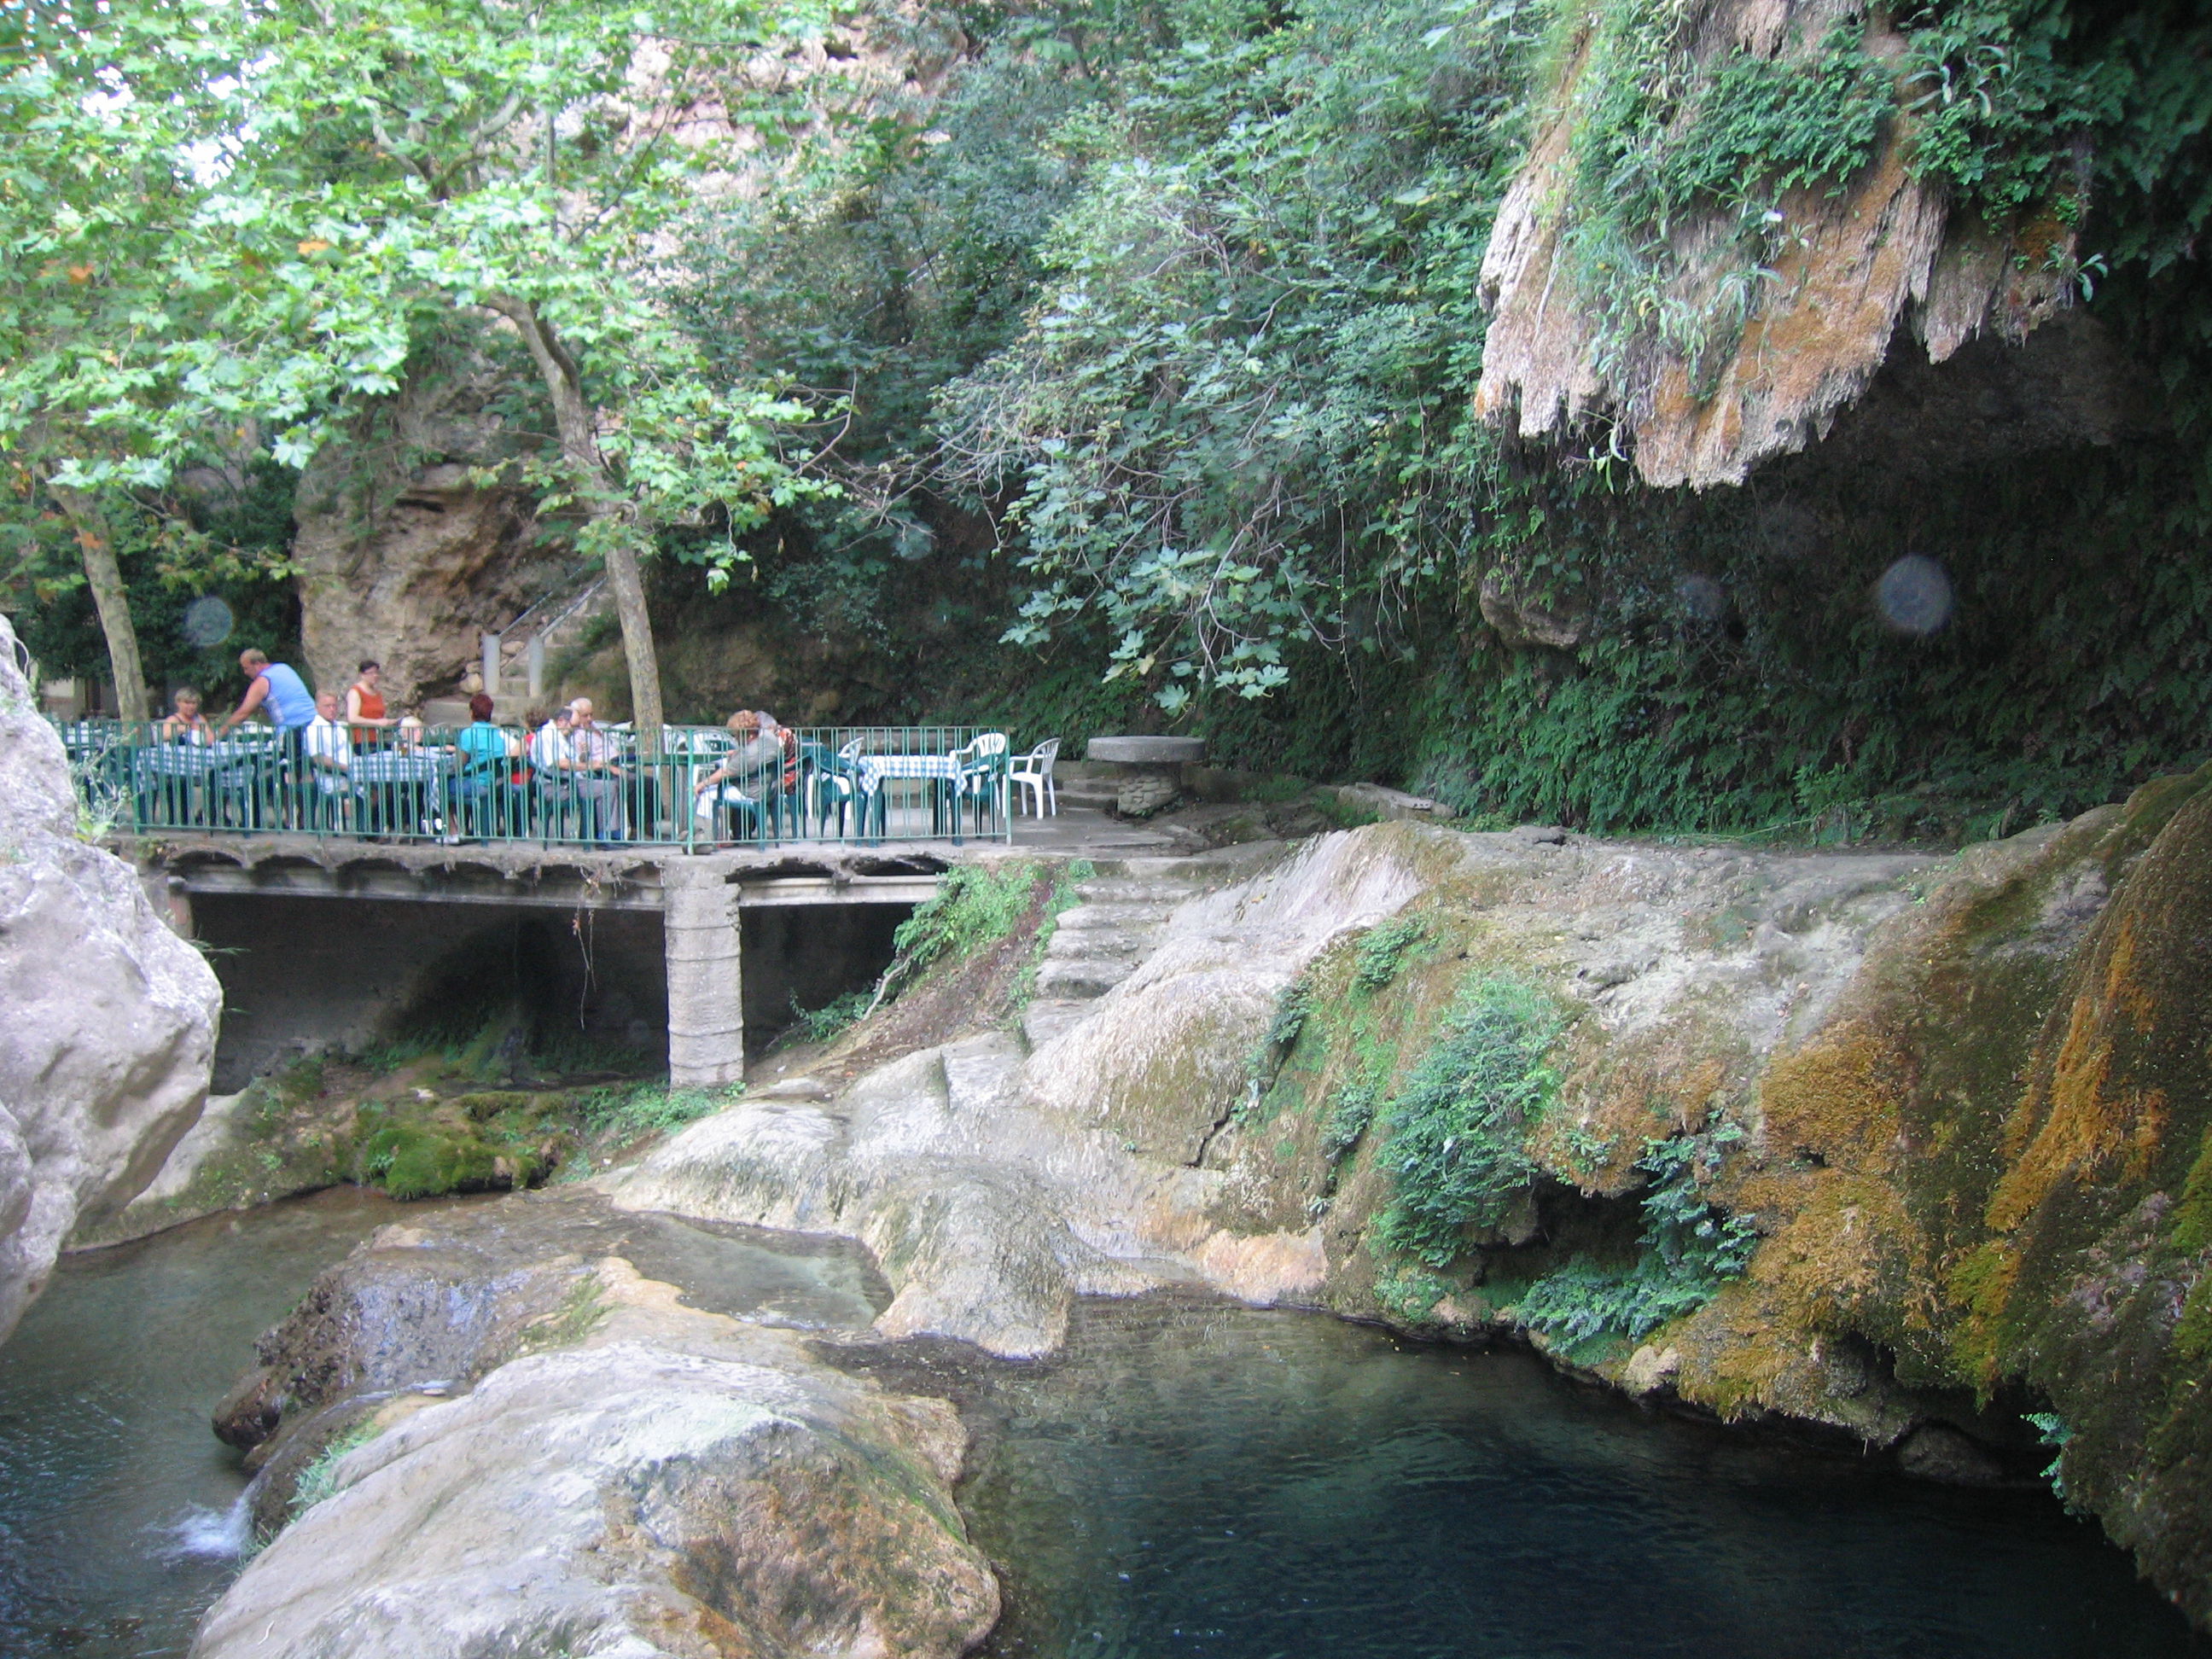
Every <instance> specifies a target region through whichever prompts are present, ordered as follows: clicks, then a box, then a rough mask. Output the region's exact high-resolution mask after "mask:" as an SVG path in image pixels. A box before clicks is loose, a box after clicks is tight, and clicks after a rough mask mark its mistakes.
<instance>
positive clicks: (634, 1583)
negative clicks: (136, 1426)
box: [192, 1200, 998, 1659]
mask: <svg viewBox="0 0 2212 1659" xmlns="http://www.w3.org/2000/svg"><path fill="white" fill-rule="evenodd" d="M506 1204H507V1206H508V1207H510V1208H513V1209H516V1210H518V1211H520V1210H523V1209H527V1208H528V1207H529V1201H527V1200H507V1201H506ZM538 1207H539V1208H547V1209H549V1212H550V1207H549V1206H543V1205H541V1206H538ZM531 1222H532V1218H531V1217H530V1216H529V1215H528V1214H521V1213H518V1214H516V1215H513V1216H508V1217H507V1218H505V1220H504V1221H503V1222H502V1223H501V1224H500V1225H492V1224H491V1223H489V1222H488V1221H487V1220H486V1219H485V1216H484V1212H481V1211H480V1212H475V1213H474V1214H472V1215H471V1216H468V1217H464V1218H446V1219H444V1220H442V1221H435V1222H432V1223H430V1224H428V1225H426V1226H423V1227H412V1228H398V1227H393V1228H386V1229H385V1230H384V1231H382V1232H380V1233H379V1234H378V1235H376V1236H375V1237H373V1238H372V1239H370V1240H369V1241H368V1243H366V1244H364V1245H363V1246H362V1248H361V1249H357V1250H356V1252H355V1254H354V1255H352V1256H351V1257H349V1259H348V1260H347V1261H345V1262H344V1263H343V1264H341V1265H340V1267H337V1268H335V1269H333V1270H332V1271H331V1273H326V1274H325V1276H324V1278H323V1279H321V1280H320V1281H319V1282H318V1285H317V1286H316V1289H315V1291H314V1292H313V1293H312V1294H311V1295H310V1297H309V1298H308V1300H307V1302H306V1303H304V1304H302V1305H301V1309H300V1310H297V1311H296V1312H295V1314H294V1315H293V1316H291V1318H290V1319H289V1320H288V1321H287V1322H286V1323H285V1325H284V1326H283V1327H281V1328H279V1330H278V1331H277V1332H275V1333H272V1334H271V1337H270V1343H271V1344H272V1345H273V1346H272V1347H271V1349H270V1357H271V1358H273V1359H275V1360H276V1361H277V1362H278V1364H276V1366H275V1367H273V1368H264V1370H262V1371H260V1372H257V1373H255V1374H254V1375H252V1376H249V1377H248V1378H247V1379H246V1382H245V1383H242V1384H241V1386H240V1389H239V1390H237V1391H236V1392H235V1393H234V1396H233V1399H232V1401H230V1402H229V1403H228V1407H227V1408H226V1415H225V1417H224V1419H222V1425H223V1426H224V1427H225V1428H226V1429H227V1430H228V1431H229V1433H230V1436H231V1437H233V1438H234V1439H236V1438H240V1437H254V1436H256V1435H258V1434H265V1433H267V1432H269V1431H270V1428H271V1427H272V1426H275V1423H274V1422H272V1420H271V1419H268V1418H267V1417H266V1416H265V1414H263V1413H258V1411H257V1409H256V1408H255V1407H254V1405H253V1404H252V1402H253V1401H263V1402H264V1403H265V1402H266V1401H268V1400H269V1398H270V1394H269V1390H270V1377H271V1375H272V1374H273V1373H275V1372H281V1373H282V1387H281V1389H280V1392H282V1391H283V1389H289V1390H291V1391H293V1392H294V1393H295V1394H296V1395H298V1398H297V1400H296V1401H295V1404H296V1405H298V1406H299V1407H301V1413H300V1414H299V1415H298V1417H297V1419H296V1421H295V1423H294V1424H293V1425H292V1428H293V1431H294V1435H295V1437H296V1436H299V1435H302V1434H304V1435H305V1436H306V1437H305V1439H304V1441H303V1442H302V1443H303V1445H304V1446H305V1447H307V1448H311V1449H313V1450H314V1451H315V1452H316V1453H317V1454H318V1455H319V1467H318V1468H317V1472H316V1474H317V1478H316V1480H315V1482H314V1485H313V1488H312V1489H311V1490H299V1491H295V1490H294V1486H295V1482H296V1480H297V1476H298V1475H299V1474H300V1473H301V1458H300V1457H299V1456H298V1455H290V1456H289V1477H290V1478H289V1479H288V1480H286V1482H285V1489H286V1494H287V1498H288V1501H285V1502H283V1503H280V1504H278V1505H277V1506H276V1508H277V1511H278V1516H277V1517H276V1518H277V1519H280V1520H281V1517H282V1516H283V1514H285V1513H289V1515H290V1517H291V1518H290V1519H289V1524H283V1530H282V1532H281V1533H279V1534H277V1536H276V1539H275V1541H273V1542H272V1543H270V1545H269V1547H267V1548H266V1549H265V1550H264V1551H263V1552H262V1553H260V1554H259V1555H258V1557H256V1558H255V1559H254V1561H253V1562H252V1565H250V1566H248V1567H247V1569H246V1571H245V1572H244V1573H243V1574H242V1575H240V1577H239V1579H238V1580H237V1582H236V1583H234V1584H233V1585H232V1587H231V1588H230V1589H229V1590H228V1592H226V1593H225V1595H223V1597H222V1600H220V1601H217V1602H216V1605H215V1607H213V1608H211V1609H210V1611H209V1613H208V1614H207V1616H206V1617H205V1619H204V1620H203V1621H202V1624H201V1626H200V1631H199V1634H198V1637H197V1640H196V1641H195V1643H194V1645H193V1648H192V1653H193V1654H194V1656H196V1659H231V1656H241V1659H242V1656H249V1655H250V1656H252V1659H264V1656H271V1659H274V1656H292V1659H307V1656H317V1659H325V1656H326V1659H340V1656H343V1659H368V1656H390V1659H441V1656H451V1659H462V1656H476V1655H483V1654H489V1653H527V1654H538V1653H568V1654H576V1655H586V1654H592V1655H603V1656H614V1655H623V1656H633V1655H634V1656H637V1659H647V1656H651V1655H663V1656H671V1659H673V1656H680V1659H754V1656H765V1655H771V1654H799V1653H824V1654H849V1655H854V1656H860V1655H872V1654H902V1655H913V1656H915V1659H939V1656H942V1659H953V1656H957V1655H958V1654H961V1653H963V1652H965V1651H966V1650H968V1649H969V1648H970V1647H972V1646H973V1645H974V1644H975V1643H976V1642H977V1641H979V1640H980V1639H981V1637H982V1636H983V1634H984V1632H987V1630H988V1629H989V1628H990V1626H991V1624H992V1622H993V1621H994V1619H995V1618H996V1616H997V1612H998V1587H997V1584H996V1582H995V1580H994V1578H993V1577H992V1575H991V1572H990V1570H989V1568H988V1566H987V1565H986V1564H985V1563H984V1561H983V1560H982V1559H981V1556H980V1555H979V1554H978V1553H976V1552H975V1550H974V1549H973V1548H972V1547H969V1544H968V1543H967V1541H966V1537H965V1534H964V1532H963V1528H962V1524H961V1521H960V1518H959V1514H958V1511H957V1510H956V1509H955V1508H954V1507H953V1504H952V1499H951V1482H952V1481H953V1480H954V1479H955V1478H956V1477H957V1474H958V1473H959V1468H960V1462H961V1458H962V1456H963V1452H964V1449H965V1445H966V1437H965V1433H964V1431H963V1429H962V1428H961V1426H960V1423H959V1420H958V1419H957V1416H956V1415H955V1414H954V1413H953V1411H952V1409H951V1407H949V1406H947V1405H945V1403H944V1402H942V1401H934V1400H921V1399H911V1398H907V1397H903V1396H900V1395H891V1394H888V1393H885V1392H884V1391H883V1390H882V1389H879V1388H878V1387H877V1386H876V1385H875V1384H873V1383H869V1382H867V1381H865V1380H863V1379H860V1378H858V1377H855V1376H850V1375H848V1374H847V1373H845V1372H843V1371H840V1370H835V1369H833V1368H831V1367H830V1366H829V1365H826V1364H823V1363H822V1362H821V1361H820V1360H818V1359H817V1358H814V1357H813V1356H812V1355H811V1353H810V1352H809V1351H808V1349H807V1346H806V1339H805V1336H804V1335H803V1334H799V1333H797V1332H793V1331H788V1330H778V1329H772V1328H766V1327H763V1326H760V1325H756V1324H751V1323H749V1322H745V1321H743V1320H738V1319H732V1318H727V1317H725V1316H720V1315H716V1314H712V1313H705V1312H701V1311H698V1310H694V1309H691V1308H687V1307H685V1306H684V1305H682V1304H680V1303H679V1302H678V1300H677V1293H676V1291H675V1290H674V1289H673V1287H671V1286H670V1285H665V1284H661V1283H659V1282H656V1281H654V1280H651V1279H643V1278H641V1276H640V1275H639V1274H638V1273H637V1272H636V1270H635V1268H634V1267H632V1266H631V1265H630V1264H629V1262H628V1261H623V1260H622V1259H621V1258H619V1257H614V1256H606V1257H599V1258H595V1259H591V1258H586V1257H582V1256H580V1255H576V1254H574V1253H573V1252H569V1251H566V1250H563V1249H562V1248H561V1246H562V1243H565V1242H567V1241H566V1240H564V1239H563V1238H562V1237H561V1236H560V1235H559V1234H558V1232H557V1231H556V1233H554V1234H553V1235H552V1236H550V1237H547V1238H546V1239H545V1240H544V1241H542V1242H543V1243H544V1248H543V1249H540V1250H539V1251H538V1253H537V1254H536V1255H534V1256H532V1255H531V1254H530V1253H529V1252H528V1251H527V1250H526V1249H524V1248H523V1246H524V1244H525V1243H526V1236H527V1235H528V1234H529V1233H530V1231H531ZM283 1415H284V1413H277V1414H276V1419H282V1417H283ZM339 1422H343V1425H344V1427H345V1429H346V1430H347V1431H349V1432H348V1434H347V1437H346V1438H345V1439H344V1440H343V1441H338V1440H334V1439H333V1437H332V1435H331V1432H330V1431H331V1427H332V1425H334V1424H336V1423H339ZM318 1428H319V1430H320V1431H322V1432H320V1433H310V1432H308V1431H311V1430H316V1429H318ZM284 1457H285V1454H283V1453H280V1454H279V1458H278V1459H272V1460H270V1462H269V1464H268V1467H267V1468H265V1469H264V1474H263V1476H262V1477H261V1479H262V1480H263V1481H264V1483H266V1482H267V1481H269V1480H270V1478H271V1477H272V1476H275V1475H276V1474H280V1473H286V1472H287V1471H286V1470H285V1469H284V1468H282V1467H281V1463H282V1461H283V1458H284ZM325 1493H327V1495H324V1494H325ZM269 1518H270V1517H264V1520H266V1519H269Z"/></svg>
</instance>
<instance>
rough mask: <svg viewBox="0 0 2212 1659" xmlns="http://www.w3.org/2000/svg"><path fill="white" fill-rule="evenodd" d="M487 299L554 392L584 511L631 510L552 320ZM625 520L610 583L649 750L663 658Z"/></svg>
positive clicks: (634, 708) (656, 730)
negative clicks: (619, 497)
mask: <svg viewBox="0 0 2212 1659" xmlns="http://www.w3.org/2000/svg"><path fill="white" fill-rule="evenodd" d="M484 303H485V304H486V305H487V306H489V307H490V308H491V309H492V310H494V311H495V312H497V313H499V314H500V315H501V316H502V317H504V318H506V319H507V321H509V322H511V323H513V325H514V326H515V329H516V331H517V332H519V333H520V335H521V336H522V339H523V343H525V344H526V345H527V346H528V347H529V348H530V356H531V358H532V361H533V362H536V363H537V365H538V376H539V378H540V379H542V380H544V382H545V391H546V393H547V395H548V396H550V398H552V399H553V422H554V425H555V427H556V429H557V430H558V432H559V433H560V436H561V453H562V456H563V457H564V458H565V459H567V461H568V465H570V466H571V467H572V468H574V470H575V471H576V472H577V473H578V474H579V475H580V477H579V479H578V483H580V485H581V486H582V487H583V489H584V491H585V493H586V499H585V501H584V510H585V512H586V514H588V515H589V516H590V517H591V518H592V520H595V521H605V520H610V519H621V518H624V517H626V516H627V515H626V513H625V511H624V509H623V507H622V506H621V505H620V503H618V502H617V501H614V500H613V499H612V497H613V495H614V480H613V478H612V477H611V475H610V474H609V473H608V471H607V462H606V457H605V456H604V455H602V454H601V453H599V433H598V424H597V422H596V420H595V418H594V416H593V412H592V406H591V405H590V404H588V403H586V401H585V400H584V383H583V376H582V375H581V374H580V373H579V372H578V371H577V368H576V362H575V359H574V358H573V357H571V356H569V355H568V348H567V347H565V346H563V345H562V343H561V337H560V336H559V335H558V334H557V333H556V332H555V331H554V329H553V326H552V325H551V324H550V323H548V322H547V321H546V320H545V319H544V318H543V317H541V316H539V315H538V307H536V306H534V305H532V304H531V303H530V302H529V301H526V300H511V299H507V298H506V297H505V296H493V297H488V298H487V299H486V300H485V301H484ZM629 529H630V526H628V525H623V526H621V527H620V528H619V529H618V530H617V532H616V533H615V534H613V535H611V536H610V537H609V538H608V540H607V544H606V549H605V553H606V562H607V586H609V587H610V588H611V589H612V590H613V592H614V596H615V615H616V616H617V617H619V618H620V619H621V622H622V633H623V656H624V657H625V658H626V659H628V660H629V704H630V720H631V723H632V725H633V726H635V729H636V732H637V741H638V747H639V748H640V749H641V750H642V751H643V752H644V753H645V754H646V755H647V756H648V757H651V756H655V755H658V754H659V752H660V727H661V710H660V661H659V654H658V653H656V652H655V651H654V649H653V618H652V617H650V616H649V615H647V611H646V608H645V573H644V572H643V571H642V570H641V569H640V568H639V566H638V557H637V548H636V546H635V544H634V543H633V542H632V541H631V540H630V539H629V533H627V532H629Z"/></svg>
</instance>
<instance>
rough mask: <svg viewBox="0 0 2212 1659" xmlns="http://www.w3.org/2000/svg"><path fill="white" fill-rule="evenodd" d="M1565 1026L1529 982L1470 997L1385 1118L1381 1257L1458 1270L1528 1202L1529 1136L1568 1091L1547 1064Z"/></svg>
mask: <svg viewBox="0 0 2212 1659" xmlns="http://www.w3.org/2000/svg"><path fill="white" fill-rule="evenodd" d="M1561 1024H1562V1021H1561V1019H1560V1018H1559V1011H1558V1010H1557V1009H1556V1008H1555V1007H1553V1006H1552V1004H1551V1003H1550V1001H1549V1000H1547V998H1546V997H1545V996H1544V994H1542V993H1541V991H1538V990H1536V989H1534V987H1531V986H1528V985H1527V984H1524V983H1522V981H1519V980H1516V979H1510V978H1506V977H1503V976H1499V977H1488V978H1483V979H1479V980H1477V981H1474V983H1473V984H1471V985H1470V986H1468V988H1467V990H1466V993H1465V994H1464V995H1463V997H1462V1000H1461V1004H1460V1006H1459V1007H1458V1008H1457V1009H1456V1010H1455V1012H1453V1014H1452V1015H1451V1017H1450V1018H1449V1019H1448V1020H1447V1021H1446V1022H1445V1024H1443V1028H1442V1029H1441V1030H1440V1032H1439V1034H1438V1036H1437V1041H1436V1043H1435V1046H1434V1047H1433V1048H1431V1049H1430V1050H1429V1051H1428V1052H1427V1053H1426V1054H1424V1055H1423V1056H1422V1057H1421V1059H1420V1060H1419V1062H1418V1063H1417V1064H1416V1065H1415V1066H1413V1070H1412V1071H1411V1072H1410V1073H1407V1077H1406V1079H1405V1080H1404V1081H1403V1082H1402V1083H1401V1085H1399V1087H1398V1090H1397V1091H1396V1093H1395V1096H1394V1097H1392V1099H1391V1100H1390V1102H1389V1105H1388V1106H1387V1107H1386V1108H1384V1109H1383V1121H1384V1122H1385V1124H1386V1125H1387V1127H1389V1132H1390V1138H1389V1142H1388V1144H1387V1145H1386V1146H1384V1148H1383V1151H1382V1152H1381V1153H1380V1154H1379V1155H1378V1156H1379V1161H1380V1162H1381V1163H1382V1164H1383V1165H1384V1166H1385V1167H1387V1168H1388V1169H1389V1170H1390V1172H1391V1175H1392V1177H1393V1179H1394V1182H1395V1194H1394V1196H1393V1197H1392V1199H1391V1201H1390V1203H1389V1206H1388V1207H1387V1208H1386V1209H1384V1210H1383V1212H1382V1213H1381V1215H1380V1216H1378V1217H1377V1218H1376V1226H1375V1239H1374V1242H1375V1244H1376V1246H1377V1247H1378V1248H1380V1249H1388V1250H1393V1251H1400V1252H1403V1253H1405V1254H1407V1255H1412V1256H1413V1257H1415V1258H1417V1259H1418V1260H1419V1261H1423V1262H1425V1263H1426V1264H1427V1265H1428V1266H1429V1267H1448V1266H1449V1265H1450V1264H1451V1263H1452V1262H1453V1261H1455V1260H1457V1259H1458V1257H1459V1256H1460V1255H1462V1254H1463V1253H1464V1252H1465V1251H1466V1249H1467V1248H1468V1228H1470V1227H1474V1228H1485V1227H1492V1226H1495V1225H1498V1222H1499V1221H1501V1220H1502V1219H1504V1214H1505V1211H1506V1209H1507V1207H1508V1206H1510V1205H1511V1204H1513V1203H1514V1202H1516V1200H1521V1199H1522V1197H1523V1195H1524V1194H1526V1193H1527V1191H1528V1187H1529V1186H1530V1184H1531V1183H1532V1182H1533V1181H1534V1179H1535V1176H1536V1164H1535V1161H1534V1159H1533V1158H1530V1157H1529V1155H1528V1134H1529V1132H1530V1131H1531V1130H1532V1129H1534V1127H1535V1126H1536V1123H1537V1121H1538V1120H1539V1119H1541V1116H1542V1115H1543V1113H1544V1110H1545V1109H1546V1108H1547V1106H1548V1105H1549V1104H1550V1103H1551V1101H1552V1098H1553V1095H1554V1093H1555V1092H1556V1091H1557V1090H1558V1087H1559V1078H1558V1076H1557V1074H1556V1073H1553V1071H1552V1070H1551V1069H1550V1068H1549V1067H1547V1066H1546V1065H1545V1064H1544V1055H1545V1052H1546V1050H1547V1049H1548V1048H1550V1047H1551V1046H1552V1040H1553V1038H1554V1037H1556V1036H1558V1035H1559V1027H1560V1025H1561ZM1356 1109H1357V1103H1356V1102H1355V1103H1354V1110H1355V1111H1356ZM1348 1132H1349V1125H1348V1124H1346V1126H1344V1127H1341V1128H1340V1129H1339V1130H1338V1133H1339V1134H1340V1135H1342V1134H1344V1133H1348Z"/></svg>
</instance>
